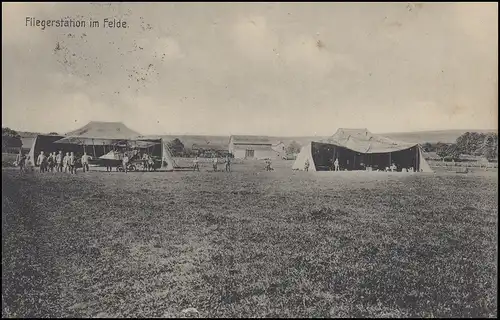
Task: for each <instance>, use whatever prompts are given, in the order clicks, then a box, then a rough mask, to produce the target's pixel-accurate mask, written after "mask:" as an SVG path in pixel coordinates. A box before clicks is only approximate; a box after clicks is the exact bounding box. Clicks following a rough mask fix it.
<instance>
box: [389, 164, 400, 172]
mask: <svg viewBox="0 0 500 320" xmlns="http://www.w3.org/2000/svg"><path fill="white" fill-rule="evenodd" d="M389 169H390V170H391V172H394V171H396V170H397V169H398V167H396V164H394V163H393V164H391V166H390V167H389Z"/></svg>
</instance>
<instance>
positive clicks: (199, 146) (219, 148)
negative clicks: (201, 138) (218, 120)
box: [191, 143, 228, 151]
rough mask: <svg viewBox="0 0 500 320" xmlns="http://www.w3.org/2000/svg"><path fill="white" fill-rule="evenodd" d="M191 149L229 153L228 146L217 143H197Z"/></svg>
mask: <svg viewBox="0 0 500 320" xmlns="http://www.w3.org/2000/svg"><path fill="white" fill-rule="evenodd" d="M191 149H193V150H200V149H204V150H214V151H227V149H228V146H227V145H223V144H217V143H203V144H200V143H195V144H193V145H192V146H191Z"/></svg>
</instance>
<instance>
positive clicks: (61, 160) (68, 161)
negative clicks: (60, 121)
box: [16, 150, 90, 174]
mask: <svg viewBox="0 0 500 320" xmlns="http://www.w3.org/2000/svg"><path fill="white" fill-rule="evenodd" d="M89 160H90V156H88V155H87V153H86V152H84V153H83V155H82V156H81V157H77V156H75V153H74V152H66V154H64V153H63V151H61V150H60V151H59V152H58V153H56V152H51V153H49V154H45V152H44V151H40V154H39V155H38V157H37V158H36V161H34V160H33V159H30V158H29V156H26V155H25V154H24V153H23V151H22V150H20V151H19V154H18V155H17V158H16V164H17V165H18V166H19V168H20V171H21V172H25V171H26V169H27V167H30V168H31V169H32V168H33V166H38V167H40V172H54V171H56V172H65V173H67V172H69V173H71V174H76V169H77V162H80V163H81V165H82V168H83V172H86V171H89V170H90V168H89Z"/></svg>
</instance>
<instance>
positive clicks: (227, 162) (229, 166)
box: [226, 155, 231, 172]
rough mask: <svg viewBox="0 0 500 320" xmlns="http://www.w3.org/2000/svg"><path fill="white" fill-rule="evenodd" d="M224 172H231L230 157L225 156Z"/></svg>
mask: <svg viewBox="0 0 500 320" xmlns="http://www.w3.org/2000/svg"><path fill="white" fill-rule="evenodd" d="M226 172H231V158H230V157H229V156H228V155H227V156H226Z"/></svg>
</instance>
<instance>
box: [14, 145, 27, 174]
mask: <svg viewBox="0 0 500 320" xmlns="http://www.w3.org/2000/svg"><path fill="white" fill-rule="evenodd" d="M16 163H17V165H18V166H19V172H20V173H23V172H24V168H25V165H26V156H25V155H24V153H23V149H19V154H18V155H17V157H16Z"/></svg>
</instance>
